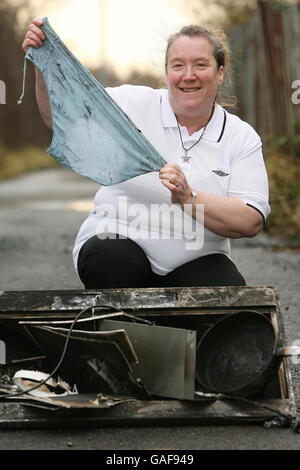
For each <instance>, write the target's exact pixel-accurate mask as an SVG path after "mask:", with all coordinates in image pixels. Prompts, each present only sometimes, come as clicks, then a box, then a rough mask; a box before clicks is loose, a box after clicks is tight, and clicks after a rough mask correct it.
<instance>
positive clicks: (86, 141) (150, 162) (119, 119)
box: [19, 18, 166, 186]
mask: <svg viewBox="0 0 300 470" xmlns="http://www.w3.org/2000/svg"><path fill="white" fill-rule="evenodd" d="M43 22H44V24H43V26H42V29H43V31H44V33H45V35H46V39H45V41H44V43H43V46H42V47H39V48H37V49H35V48H34V47H30V48H29V50H28V52H27V54H26V56H25V60H24V81H23V92H22V96H21V98H20V100H19V103H20V102H22V99H23V96H24V87H25V74H26V60H30V61H31V62H32V63H33V64H34V65H35V66H36V67H37V68H38V69H39V70H40V71H41V73H42V75H43V78H44V81H45V83H46V87H47V91H48V95H49V100H50V107H51V113H52V127H53V137H52V142H51V145H50V147H49V148H48V149H47V152H48V153H49V154H50V155H51V156H52V157H54V158H55V159H56V160H58V161H59V162H60V163H62V164H63V165H65V166H67V167H69V168H72V169H73V170H74V171H76V172H77V173H79V174H81V175H84V176H86V177H88V178H90V179H91V180H93V181H95V182H96V183H100V184H102V185H106V186H107V185H111V184H115V183H120V182H122V181H126V180H128V179H130V178H133V177H135V176H137V175H140V174H143V173H148V172H151V171H159V170H160V168H162V167H163V166H164V165H165V164H166V162H165V160H164V159H163V158H162V157H161V156H160V155H159V153H158V152H157V151H156V149H155V148H154V147H153V146H152V145H151V143H150V142H149V141H148V140H147V139H146V138H145V137H144V136H143V135H142V133H141V132H140V131H139V130H138V129H137V128H136V126H135V125H134V123H133V122H132V121H131V120H130V119H129V117H128V116H127V115H126V114H125V113H124V112H123V111H122V110H121V109H120V107H119V106H118V105H117V104H116V103H115V101H114V100H113V99H112V98H111V97H110V96H109V95H108V93H107V92H106V91H105V89H104V88H103V87H102V86H101V85H100V84H99V82H98V81H97V80H96V79H95V77H94V76H93V75H92V74H91V73H90V72H89V71H88V70H87V69H86V67H84V66H83V65H82V64H81V63H80V62H79V61H78V59H76V57H75V56H74V55H73V54H72V53H71V52H70V51H69V50H68V48H67V47H66V46H65V45H64V43H63V42H62V41H61V39H60V38H59V37H58V35H57V34H56V33H55V31H54V30H53V29H52V28H51V26H50V24H49V22H48V19H47V18H43Z"/></svg>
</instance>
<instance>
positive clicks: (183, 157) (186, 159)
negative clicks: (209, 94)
mask: <svg viewBox="0 0 300 470" xmlns="http://www.w3.org/2000/svg"><path fill="white" fill-rule="evenodd" d="M214 108H215V105H213V108H212V112H211V115H210V118H209V120H208V122H207V123H206V126H205V127H204V129H203V131H202V134H201V135H200V137H199V139H198V140H197V142H195V143H194V144H193V145H191V147H189V148H185V146H184V145H183V140H182V135H181V130H180V127H179V123H178V119H177V116H176V114H175V117H176V122H177V127H178V131H179V135H180V141H181V146H182V148H183V151H184V154H183V155H181V158H182V160H183V162H187V163H190V159H191V158H192V157H189V156H188V152H189V151H190V150H191V149H192V148H193V147H195V145H197V144H199V142H200V140H201V139H202V137H203V134H204V132H205V129H206V127H207V124H208V123H209V121H210V120H211V117H212V115H213V112H214Z"/></svg>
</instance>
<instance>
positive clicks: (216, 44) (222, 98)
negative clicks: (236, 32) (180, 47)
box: [165, 24, 237, 107]
mask: <svg viewBox="0 0 300 470" xmlns="http://www.w3.org/2000/svg"><path fill="white" fill-rule="evenodd" d="M180 36H188V37H190V38H193V37H205V38H206V39H208V41H209V42H210V43H211V44H212V46H213V48H214V52H213V54H214V58H215V59H216V63H217V69H218V70H219V68H220V67H221V66H223V67H224V80H223V83H222V84H221V85H220V87H219V90H218V94H217V97H216V100H217V101H218V102H219V103H220V104H221V105H222V106H231V107H233V106H235V104H236V101H237V100H236V98H235V97H234V96H230V93H229V90H230V88H231V68H230V49H229V45H228V41H227V38H226V36H225V34H224V32H223V31H217V30H216V31H212V30H209V29H207V28H205V27H203V26H199V25H194V24H192V25H189V26H184V27H183V28H181V30H180V31H178V32H177V33H175V34H172V35H171V36H170V37H169V39H168V41H167V47H166V53H165V70H166V71H167V65H168V59H169V50H170V47H171V45H172V44H173V42H174V41H175V40H176V39H177V38H179V37H180Z"/></svg>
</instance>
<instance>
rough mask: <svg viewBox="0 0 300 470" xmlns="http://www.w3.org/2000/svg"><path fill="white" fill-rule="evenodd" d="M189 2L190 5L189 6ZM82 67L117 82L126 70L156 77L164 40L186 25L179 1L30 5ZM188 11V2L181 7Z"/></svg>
mask: <svg viewBox="0 0 300 470" xmlns="http://www.w3.org/2000/svg"><path fill="white" fill-rule="evenodd" d="M189 2H190V3H189ZM31 3H32V5H33V6H34V7H35V15H36V17H43V16H47V17H48V19H49V22H50V24H51V26H52V27H53V28H54V29H55V31H56V32H57V33H58V35H59V36H60V37H61V39H62V40H63V41H64V43H65V44H66V45H67V46H68V47H69V49H71V51H72V52H73V53H74V54H75V55H76V56H77V57H78V59H79V60H81V61H82V62H83V63H84V64H85V65H86V66H87V67H97V66H99V65H103V64H107V65H111V66H113V67H114V68H115V69H116V71H117V72H118V75H119V76H120V77H122V76H126V75H127V74H128V72H129V71H130V70H132V69H135V70H143V71H147V72H151V73H153V74H155V75H161V74H162V72H163V64H164V50H165V46H166V41H167V38H168V36H169V35H170V34H172V33H174V32H175V31H177V30H178V29H179V28H180V27H181V26H183V25H184V24H187V23H190V22H191V17H192V8H188V7H187V8H182V5H183V3H182V1H180V0H85V1H82V0H62V1H60V2H58V1H53V0H52V1H50V0H43V1H41V0H31ZM184 4H185V5H187V6H190V7H191V6H192V1H191V0H186V1H185V2H184Z"/></svg>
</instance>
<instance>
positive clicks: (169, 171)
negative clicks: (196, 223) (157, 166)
mask: <svg viewBox="0 0 300 470" xmlns="http://www.w3.org/2000/svg"><path fill="white" fill-rule="evenodd" d="M159 177H160V179H161V182H162V184H163V185H164V186H166V188H168V189H169V190H170V191H171V201H172V202H173V204H180V205H181V206H183V205H184V204H189V203H190V202H191V188H190V186H189V184H188V182H187V179H186V177H185V174H184V172H183V171H182V169H181V168H180V166H179V165H177V164H176V163H167V164H166V165H165V166H164V167H162V168H161V170H160V172H159Z"/></svg>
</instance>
